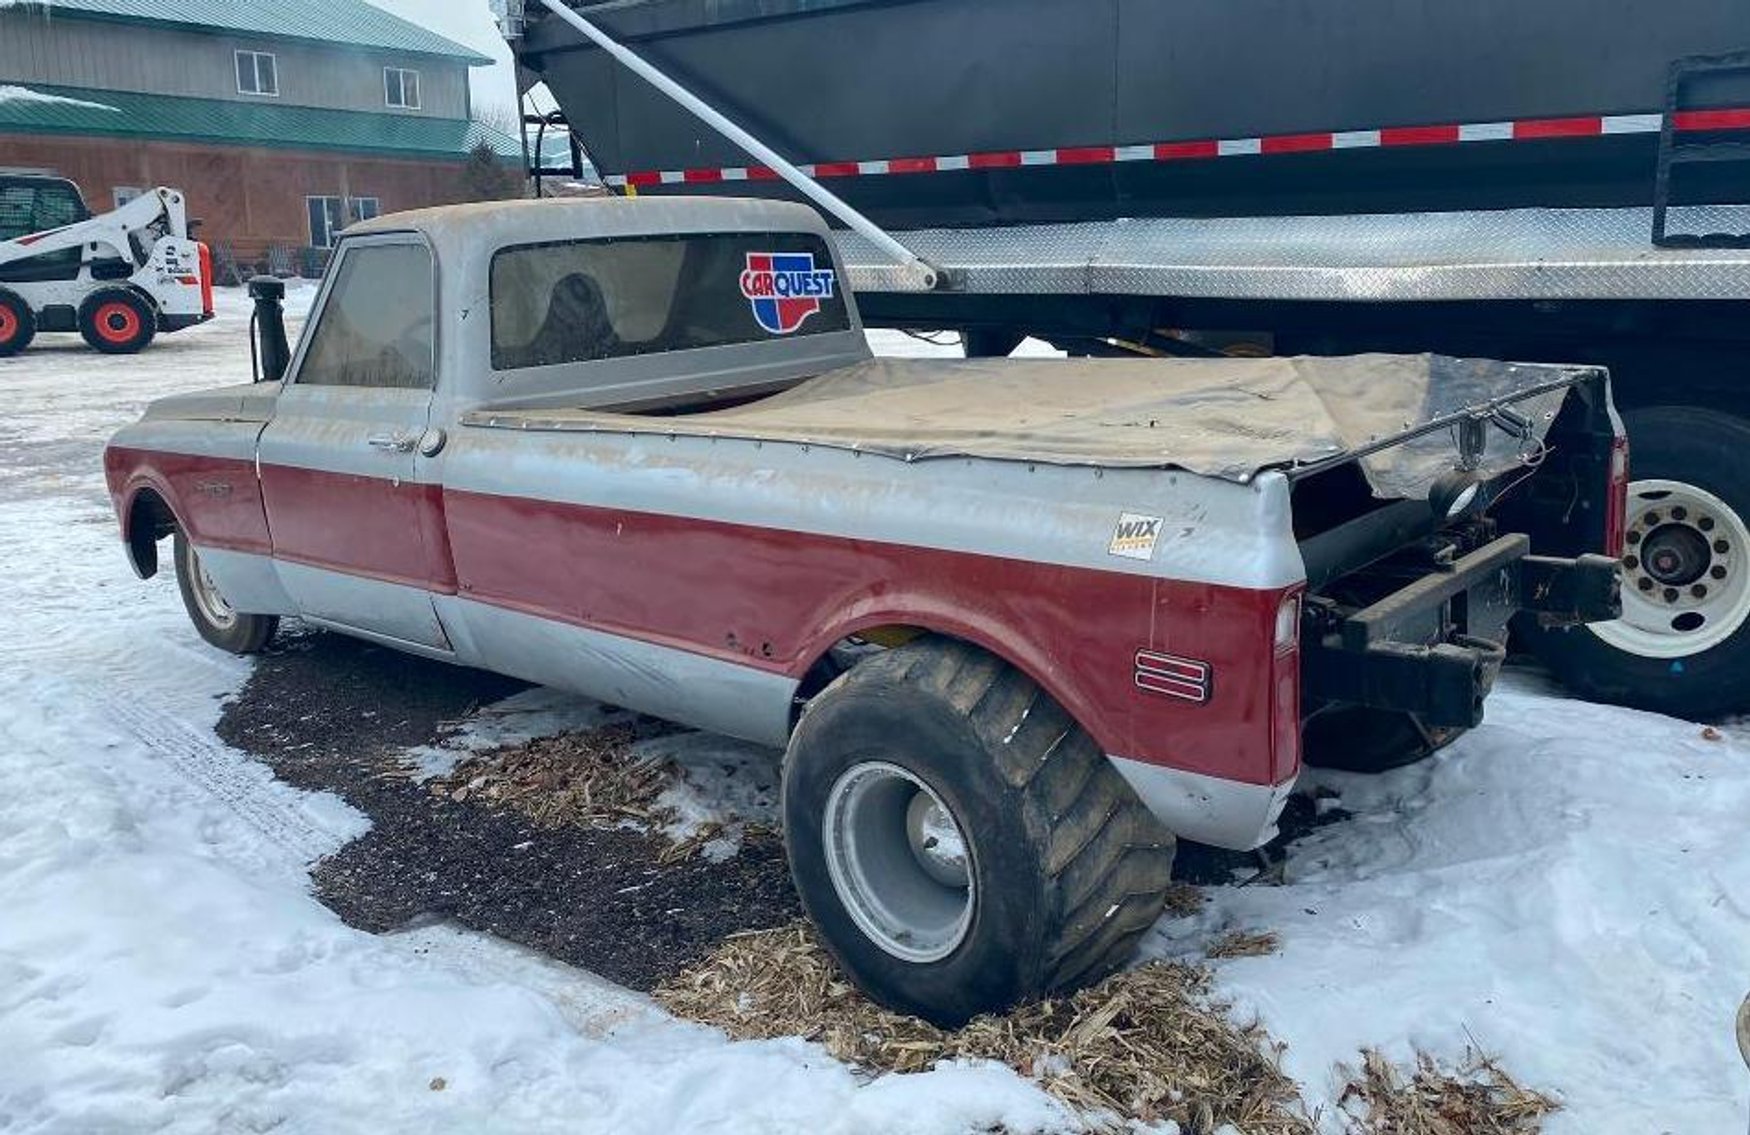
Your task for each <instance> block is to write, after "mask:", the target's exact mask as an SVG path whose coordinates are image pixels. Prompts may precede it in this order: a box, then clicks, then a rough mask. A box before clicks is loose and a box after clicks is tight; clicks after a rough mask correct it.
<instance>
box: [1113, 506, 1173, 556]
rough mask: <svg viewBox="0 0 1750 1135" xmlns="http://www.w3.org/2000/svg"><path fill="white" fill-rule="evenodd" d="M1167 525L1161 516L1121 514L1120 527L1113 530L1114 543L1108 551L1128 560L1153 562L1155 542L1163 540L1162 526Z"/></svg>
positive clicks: (1132, 513) (1134, 513) (1119, 518)
mask: <svg viewBox="0 0 1750 1135" xmlns="http://www.w3.org/2000/svg"><path fill="white" fill-rule="evenodd" d="M1165 523H1166V521H1165V520H1164V519H1163V518H1161V517H1159V516H1143V515H1142V514H1141V513H1136V512H1126V513H1121V514H1120V515H1119V517H1118V527H1117V528H1115V529H1113V530H1112V543H1111V544H1109V545H1107V547H1106V551H1107V552H1109V553H1110V554H1112V555H1114V556H1123V557H1124V558H1125V559H1127V560H1152V559H1154V557H1155V541H1157V540H1159V539H1160V538H1161V525H1163V524H1165Z"/></svg>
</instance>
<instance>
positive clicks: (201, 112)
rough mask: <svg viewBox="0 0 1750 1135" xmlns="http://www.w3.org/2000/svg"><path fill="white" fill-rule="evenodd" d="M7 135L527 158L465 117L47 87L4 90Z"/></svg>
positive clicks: (514, 142)
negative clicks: (489, 152) (486, 152)
mask: <svg viewBox="0 0 1750 1135" xmlns="http://www.w3.org/2000/svg"><path fill="white" fill-rule="evenodd" d="M20 92H22V93H20ZM3 133H18V134H69V135H84V136H93V135H95V136H99V137H113V138H153V139H162V140H170V141H178V142H205V143H211V144H216V145H222V146H269V147H273V148H275V149H285V150H338V151H343V152H345V153H351V154H374V155H378V156H382V157H394V158H462V157H465V156H467V154H468V151H470V150H471V149H473V148H474V147H475V146H476V145H478V144H479V143H480V142H482V141H484V142H486V143H487V145H489V146H491V147H492V148H493V150H494V151H496V152H497V153H498V154H499V156H501V157H504V158H511V157H518V158H520V157H521V155H522V143H521V141H519V140H518V139H517V138H515V137H512V136H511V135H509V134H506V133H505V132H504V131H502V130H498V129H496V128H494V127H491V126H488V125H486V124H485V123H482V122H470V121H467V120H466V119H460V118H428V117H421V116H417V115H411V114H389V113H383V112H372V111H356V110H326V109H322V108H319V107H309V106H287V105H284V104H278V103H275V104H267V103H258V102H238V101H233V100H228V99H191V98H180V97H177V96H173V95H149V94H140V93H137V92H134V91H98V90H88V89H85V88H81V87H47V86H42V85H40V84H33V85H31V86H30V87H29V88H28V90H26V89H24V88H18V87H0V134H3Z"/></svg>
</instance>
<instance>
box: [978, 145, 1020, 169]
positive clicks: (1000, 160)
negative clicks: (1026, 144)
mask: <svg viewBox="0 0 1750 1135" xmlns="http://www.w3.org/2000/svg"><path fill="white" fill-rule="evenodd" d="M966 164H967V165H969V166H971V167H972V168H973V169H1016V168H1018V167H1019V166H1020V164H1021V151H1019V150H1003V151H1001V152H1000V153H990V154H969V155H967V158H966Z"/></svg>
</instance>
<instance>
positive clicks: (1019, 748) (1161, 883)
mask: <svg viewBox="0 0 1750 1135" xmlns="http://www.w3.org/2000/svg"><path fill="white" fill-rule="evenodd" d="M782 791H783V815H784V833H785V844H786V847H787V849H788V851H789V856H790V869H791V873H792V876H793V877H794V879H795V882H796V889H797V891H798V893H799V894H800V895H801V898H802V904H803V906H804V907H805V908H806V909H807V911H808V914H809V917H810V918H812V919H813V921H814V925H815V926H816V928H817V929H818V930H819V932H820V935H821V938H822V939H823V940H824V942H825V943H826V947H827V949H828V950H830V951H831V953H832V954H833V956H834V957H835V958H837V959H838V962H839V964H840V965H841V966H843V968H844V969H845V970H846V971H847V972H848V973H849V974H850V975H851V976H852V977H853V978H854V979H855V980H856V982H857V984H858V985H859V986H861V987H862V988H863V989H864V990H865V991H866V992H867V993H869V995H870V996H872V997H873V998H874V999H875V1000H877V1001H879V1002H881V1003H882V1004H884V1005H886V1006H888V1007H890V1008H892V1009H895V1010H898V1011H900V1012H904V1013H912V1014H915V1015H917V1016H920V1017H924V1018H926V1019H928V1020H930V1021H933V1022H935V1023H936V1024H939V1025H943V1026H949V1027H951V1026H955V1025H959V1024H961V1023H963V1022H965V1021H966V1020H968V1019H969V1018H971V1017H973V1016H976V1015H977V1014H979V1013H985V1012H991V1011H995V1010H1000V1009H1004V1008H1007V1007H1009V1006H1011V1005H1014V1004H1016V1003H1017V1002H1021V1001H1027V1000H1033V999H1037V998H1039V997H1043V996H1045V995H1047V994H1050V993H1052V992H1055V991H1058V990H1067V989H1072V988H1075V987H1077V986H1079V985H1083V984H1086V983H1088V982H1092V981H1096V980H1098V979H1099V978H1101V977H1103V976H1105V975H1106V974H1108V973H1110V972H1112V971H1113V970H1115V969H1116V968H1118V967H1119V966H1120V965H1122V964H1123V963H1124V962H1125V961H1126V960H1127V959H1128V958H1129V957H1130V955H1131V953H1132V951H1133V950H1134V948H1135V945H1136V943H1137V940H1138V939H1139V938H1140V937H1141V936H1142V934H1143V933H1144V932H1145V931H1146V930H1148V928H1149V927H1150V926H1152V925H1153V924H1154V922H1155V920H1156V919H1157V918H1158V917H1159V916H1160V913H1161V909H1162V907H1163V905H1164V903H1165V896H1166V888H1167V885H1168V882H1169V881H1170V879H1171V875H1172V865H1173V851H1174V841H1173V837H1172V835H1171V834H1169V833H1168V832H1167V831H1166V830H1165V829H1163V828H1162V827H1161V826H1160V824H1159V822H1158V821H1156V819H1155V818H1154V816H1153V815H1151V814H1150V813H1149V812H1148V810H1147V809H1146V808H1144V807H1143V805H1142V802H1141V801H1140V800H1138V799H1137V797H1136V794H1135V793H1134V792H1133V791H1132V790H1131V788H1130V786H1129V785H1128V784H1127V783H1126V782H1125V781H1124V779H1123V777H1121V776H1120V775H1119V774H1118V771H1117V770H1116V769H1115V768H1114V767H1113V766H1112V762H1111V761H1110V760H1108V759H1107V757H1106V755H1105V754H1104V753H1103V752H1101V750H1100V748H1099V746H1098V745H1096V744H1095V743H1094V741H1093V739H1092V738H1091V737H1089V736H1088V734H1087V733H1086V732H1085V731H1084V730H1083V729H1082V728H1081V727H1080V726H1078V725H1077V724H1076V723H1075V721H1074V720H1073V719H1071V718H1070V716H1069V714H1067V713H1066V712H1065V711H1064V710H1063V709H1062V708H1061V707H1060V706H1058V705H1057V703H1056V702H1054V701H1053V700H1052V699H1051V698H1050V697H1049V696H1048V695H1046V694H1045V693H1044V691H1042V690H1041V689H1040V688H1039V687H1038V686H1037V685H1036V684H1035V683H1034V682H1033V681H1032V680H1031V679H1030V678H1028V677H1027V676H1026V675H1025V674H1023V673H1021V672H1020V671H1019V670H1016V669H1015V668H1014V667H1011V666H1009V665H1007V664H1006V663H1004V662H1003V661H1002V660H1001V659H998V658H996V657H994V656H992V655H990V654H988V653H986V652H985V651H982V650H979V649H977V648H976V647H972V646H968V645H966V644H964V643H960V642H956V641H953V640H949V639H943V638H936V637H929V638H923V639H918V640H915V641H913V642H910V643H907V644H906V645H904V646H900V647H897V648H895V649H893V650H891V651H888V652H886V653H884V654H880V655H877V656H875V657H872V658H869V659H867V660H865V661H863V662H861V663H859V664H857V665H856V666H855V667H853V668H852V669H851V670H850V671H849V672H847V673H845V674H844V675H841V676H840V677H839V678H838V679H837V680H836V681H834V682H833V684H832V685H831V686H829V687H828V688H827V689H826V690H825V691H823V692H822V693H821V694H820V695H819V696H818V697H816V698H815V699H814V700H813V701H812V702H811V703H810V704H809V706H808V709H807V710H806V712H805V713H804V714H803V717H802V720H801V722H800V723H799V724H798V726H797V728H796V731H795V734H794V735H793V736H792V738H791V741H790V747H789V751H788V752H787V754H786V755H785V762H784V777H783V790H782Z"/></svg>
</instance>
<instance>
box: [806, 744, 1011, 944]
mask: <svg viewBox="0 0 1750 1135" xmlns="http://www.w3.org/2000/svg"><path fill="white" fill-rule="evenodd" d="M821 834H822V836H823V837H824V838H823V843H824V846H825V851H826V867H827V874H828V875H829V876H830V877H831V879H832V885H833V890H834V891H835V892H837V894H838V898H839V902H840V903H841V904H842V905H843V906H844V908H845V912H846V913H847V914H849V915H850V916H851V921H853V922H855V923H856V924H857V928H858V929H859V930H861V931H862V932H863V934H864V935H865V936H866V937H867V938H868V939H869V940H870V941H871V942H873V943H875V945H877V946H879V947H880V948H881V949H882V950H883V951H885V952H886V953H888V954H891V955H892V956H894V957H896V958H899V959H901V960H902V961H907V962H920V963H922V962H935V961H940V960H941V959H943V958H945V957H947V956H948V955H950V954H952V953H953V952H954V951H955V950H956V949H958V948H959V946H960V944H961V943H962V942H963V941H965V939H966V935H967V933H968V931H970V930H971V928H972V915H973V911H974V909H975V908H976V906H977V898H978V883H977V879H978V872H977V866H976V863H975V862H974V857H973V848H972V845H971V843H970V842H969V841H967V839H966V838H965V834H964V829H963V828H962V826H961V824H960V821H959V820H958V818H957V817H956V816H955V815H954V812H953V810H952V809H950V808H949V807H948V805H947V804H946V803H945V802H944V801H943V800H942V797H941V796H940V795H939V794H937V792H936V791H935V790H934V789H933V788H931V787H930V786H929V785H928V784H926V783H925V782H924V781H923V780H922V779H921V778H920V777H918V776H917V775H916V774H914V773H912V772H910V771H909V770H907V769H904V768H901V767H900V766H899V765H896V764H891V763H888V762H886V761H866V762H863V763H860V764H857V765H853V766H852V767H851V768H849V769H847V770H846V771H845V772H844V773H843V774H842V775H840V777H839V778H838V779H837V780H836V781H834V782H833V786H832V788H831V790H830V791H829V792H828V794H827V802H826V809H825V814H824V815H823V816H822V819H821Z"/></svg>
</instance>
